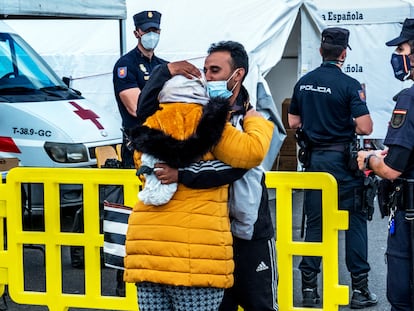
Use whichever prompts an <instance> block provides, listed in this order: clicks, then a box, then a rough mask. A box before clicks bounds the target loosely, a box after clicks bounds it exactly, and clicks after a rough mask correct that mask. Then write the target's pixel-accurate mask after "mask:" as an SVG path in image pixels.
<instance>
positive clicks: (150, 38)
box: [141, 31, 160, 50]
mask: <svg viewBox="0 0 414 311" xmlns="http://www.w3.org/2000/svg"><path fill="white" fill-rule="evenodd" d="M159 40H160V34H159V33H156V32H153V31H150V32H147V33H146V34H143V35H142V36H141V44H142V46H143V47H144V49H146V50H153V49H155V48H156V47H157V45H158V41H159Z"/></svg>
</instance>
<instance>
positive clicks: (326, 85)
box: [288, 27, 377, 309]
mask: <svg viewBox="0 0 414 311" xmlns="http://www.w3.org/2000/svg"><path fill="white" fill-rule="evenodd" d="M348 39H349V31H348V30H346V29H343V28H338V27H332V28H327V29H325V30H324V31H323V32H322V40H321V46H320V53H321V56H322V59H323V63H322V64H321V66H320V67H318V68H317V69H315V70H313V71H311V72H309V73H308V74H306V75H305V76H303V77H302V78H301V79H300V80H299V81H298V82H297V83H296V85H295V88H294V92H293V96H292V100H291V104H290V107H289V114H288V121H289V126H290V127H291V128H296V129H300V131H301V133H304V134H303V135H304V136H306V137H307V150H306V154H307V155H308V156H307V157H305V158H307V159H308V160H307V161H305V162H306V163H305V166H306V171H309V172H328V173H331V174H332V175H333V176H334V177H335V178H336V180H337V182H338V189H339V197H338V198H339V208H340V209H341V210H347V211H348V212H349V229H348V230H347V231H346V232H345V254H346V265H347V269H348V271H349V272H350V273H351V278H352V289H353V293H352V299H351V308H358V309H360V308H364V307H367V306H371V305H374V304H376V303H377V297H376V296H375V295H374V294H372V293H371V292H370V290H369V289H368V271H370V266H369V263H368V261H367V255H368V254H367V253H368V237H367V219H368V215H367V212H366V211H365V210H364V209H363V207H362V189H363V176H362V174H361V173H360V172H359V171H358V168H357V167H356V162H354V163H355V165H354V168H353V169H352V168H351V167H350V165H349V164H348V163H349V160H350V152H349V150H350V146H351V145H352V143H353V142H354V141H355V139H356V134H361V135H365V134H370V133H371V132H372V120H371V117H370V115H369V111H368V108H367V105H366V102H365V95H364V90H363V88H362V87H361V84H360V83H359V82H358V81H357V80H355V79H353V78H351V77H350V76H348V75H346V74H344V73H343V72H342V70H341V67H342V65H343V63H344V61H345V58H346V53H347V47H349V46H348ZM354 161H355V158H354ZM304 208H305V214H306V236H305V241H308V242H320V241H321V239H322V227H321V225H322V207H321V192H320V191H316V190H314V191H311V190H308V191H306V192H305V199H304ZM324 208H326V207H324ZM333 208H337V207H336V206H335V207H333ZM320 264H321V257H314V256H305V257H303V258H302V261H301V263H300V265H299V269H300V270H301V274H302V295H303V305H304V306H306V307H316V306H317V305H318V304H319V303H320V296H319V293H318V289H317V278H318V273H319V272H320V271H321V270H320Z"/></svg>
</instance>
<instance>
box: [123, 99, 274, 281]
mask: <svg viewBox="0 0 414 311" xmlns="http://www.w3.org/2000/svg"><path fill="white" fill-rule="evenodd" d="M160 107H161V110H158V111H157V112H156V113H155V114H153V115H152V116H151V117H149V118H148V119H147V120H146V122H145V123H144V127H145V128H147V129H148V128H150V129H155V130H160V131H159V132H157V133H158V134H159V133H161V132H162V133H165V135H166V136H167V137H168V139H171V138H172V139H173V140H177V146H178V145H180V144H181V142H182V141H185V140H186V139H189V137H190V136H192V135H193V136H194V133H195V131H196V129H197V126H198V125H199V123H200V119H201V118H202V116H203V106H201V105H198V104H188V103H168V104H162V105H160ZM223 127H224V129H223V131H222V135H221V139H219V141H218V143H216V144H214V146H209V149H210V151H208V152H207V153H205V154H201V155H199V159H200V160H212V159H219V160H221V161H223V162H225V163H228V164H230V165H231V166H233V167H239V168H246V169H249V168H252V167H255V166H257V165H259V164H260V163H261V162H262V160H263V159H264V157H265V155H266V153H267V150H268V148H269V146H270V141H271V137H272V133H273V123H271V122H269V121H267V120H265V119H264V118H260V117H249V118H246V119H245V120H244V123H243V127H244V132H241V131H239V130H237V129H236V128H234V127H233V126H232V125H231V124H230V123H228V122H226V123H225V124H223V126H222V128H223ZM141 129H142V128H141ZM211 130H212V131H214V129H211ZM140 132H143V131H139V130H137V131H136V132H135V135H136V136H139V135H140V134H139V133H140ZM207 132H208V131H207ZM147 134H148V133H147ZM148 137H149V138H151V137H153V138H154V139H153V140H157V137H155V136H151V134H150V135H149V136H148ZM148 137H147V138H148ZM153 140H152V141H151V139H149V140H146V144H145V145H148V143H147V142H148V141H151V143H154V144H156V143H157V142H154V141H153ZM197 144H202V141H201V142H200V141H198V142H197ZM169 147H171V145H170V146H169ZM177 148H179V147H177ZM139 149H140V148H138V150H139ZM164 149H165V154H162V155H161V154H157V155H154V156H156V157H158V158H160V157H164V158H163V160H164V161H166V162H167V163H168V157H169V156H171V154H172V153H174V150H172V149H171V150H167V149H168V148H164ZM141 151H143V150H141ZM143 152H148V150H145V151H143ZM160 153H162V152H160ZM139 157H140V153H139V152H136V153H135V162H136V165H137V167H139V166H140V160H139ZM171 157H172V156H171ZM172 162H173V163H174V161H173V160H172ZM227 200H228V185H226V186H221V187H215V188H210V189H190V188H187V187H185V186H183V185H182V184H179V185H178V189H177V191H176V193H175V194H174V196H173V197H172V199H171V200H170V201H169V202H168V203H167V204H165V205H161V206H151V205H144V204H143V203H142V202H140V201H138V202H137V204H136V205H135V207H134V209H133V212H132V214H131V216H130V217H129V224H128V232H127V240H126V257H125V260H124V261H125V268H126V270H125V274H124V279H125V281H126V282H146V281H147V282H153V283H161V284H169V285H182V286H200V287H217V288H228V287H231V286H232V285H233V270H234V263H233V251H232V235H231V232H230V222H229V218H228V208H227Z"/></svg>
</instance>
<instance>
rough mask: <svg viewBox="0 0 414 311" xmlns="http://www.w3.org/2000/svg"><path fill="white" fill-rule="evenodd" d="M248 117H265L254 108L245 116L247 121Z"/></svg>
mask: <svg viewBox="0 0 414 311" xmlns="http://www.w3.org/2000/svg"><path fill="white" fill-rule="evenodd" d="M248 117H262V118H263V115H262V114H261V113H260V112H259V111H257V110H256V109H254V108H252V109H250V110H248V111H247V112H246V114H245V116H244V118H245V119H246V118H248Z"/></svg>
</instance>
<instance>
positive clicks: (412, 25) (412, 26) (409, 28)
mask: <svg viewBox="0 0 414 311" xmlns="http://www.w3.org/2000/svg"><path fill="white" fill-rule="evenodd" d="M408 40H414V19H410V18H407V19H405V21H404V24H403V26H402V30H401V33H400V35H399V36H398V37H397V38H395V39H392V40H390V41H388V42H387V43H385V44H386V45H387V46H397V45H400V44H401V43H404V42H407V41H408Z"/></svg>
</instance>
